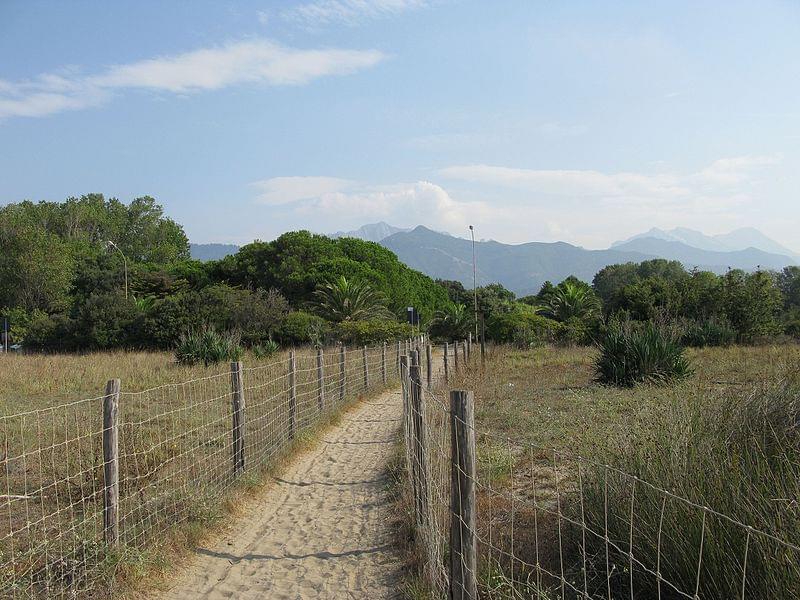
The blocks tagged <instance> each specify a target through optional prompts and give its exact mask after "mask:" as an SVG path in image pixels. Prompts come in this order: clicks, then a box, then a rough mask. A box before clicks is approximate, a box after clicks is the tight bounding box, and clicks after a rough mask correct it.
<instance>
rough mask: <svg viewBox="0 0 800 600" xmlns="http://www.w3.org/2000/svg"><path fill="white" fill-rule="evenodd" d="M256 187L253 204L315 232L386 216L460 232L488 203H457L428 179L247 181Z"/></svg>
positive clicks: (401, 223)
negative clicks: (392, 181) (387, 181)
mask: <svg viewBox="0 0 800 600" xmlns="http://www.w3.org/2000/svg"><path fill="white" fill-rule="evenodd" d="M252 185H253V186H254V187H256V188H257V189H258V190H259V192H260V193H259V194H258V196H257V197H256V198H255V202H256V203H258V204H265V205H268V206H271V207H273V208H277V207H281V208H282V211H281V214H283V215H284V216H286V215H289V214H290V215H292V220H293V221H294V222H297V221H300V222H301V223H302V227H305V228H309V229H314V230H317V231H327V232H330V231H334V230H336V229H341V228H351V227H352V226H355V224H358V225H363V224H364V223H366V222H370V221H378V220H385V221H389V222H391V223H392V224H395V225H399V226H403V227H406V226H409V227H410V226H415V225H419V224H420V223H421V224H424V225H426V226H428V227H432V228H434V229H442V230H447V231H460V230H463V229H465V228H466V226H467V225H468V224H469V223H470V222H471V221H470V219H479V218H486V217H488V216H489V214H490V207H489V206H487V205H486V204H484V203H482V202H460V201H457V200H455V199H453V198H452V197H451V196H450V194H448V193H447V191H446V190H445V189H444V188H442V187H441V186H439V185H436V184H435V183H431V182H429V181H416V182H409V183H397V184H389V185H372V184H367V183H363V182H357V181H351V180H347V179H339V178H336V177H315V176H311V177H274V178H271V179H265V180H263V181H257V182H254V183H253V184H252Z"/></svg>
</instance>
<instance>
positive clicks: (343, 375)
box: [339, 344, 347, 404]
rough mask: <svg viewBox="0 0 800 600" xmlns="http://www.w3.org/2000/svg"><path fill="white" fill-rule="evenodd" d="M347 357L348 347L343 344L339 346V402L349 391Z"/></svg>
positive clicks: (342, 400)
mask: <svg viewBox="0 0 800 600" xmlns="http://www.w3.org/2000/svg"><path fill="white" fill-rule="evenodd" d="M346 359H347V348H345V345H344V344H342V345H341V346H339V403H340V404H341V403H342V402H344V396H345V393H346V391H347V369H346V368H345V362H346Z"/></svg>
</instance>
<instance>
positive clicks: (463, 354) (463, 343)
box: [461, 340, 469, 368]
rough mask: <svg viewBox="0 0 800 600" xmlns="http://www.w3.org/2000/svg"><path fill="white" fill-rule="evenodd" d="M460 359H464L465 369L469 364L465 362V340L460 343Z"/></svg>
mask: <svg viewBox="0 0 800 600" xmlns="http://www.w3.org/2000/svg"><path fill="white" fill-rule="evenodd" d="M461 358H463V359H464V368H466V367H467V365H468V364H469V363H468V362H467V340H464V341H463V342H462V343H461Z"/></svg>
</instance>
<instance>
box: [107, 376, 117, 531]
mask: <svg viewBox="0 0 800 600" xmlns="http://www.w3.org/2000/svg"><path fill="white" fill-rule="evenodd" d="M119 392H120V380H119V379H111V380H109V381H108V383H106V395H105V397H103V533H104V538H105V541H106V544H108V545H109V546H117V545H119V430H118V420H119Z"/></svg>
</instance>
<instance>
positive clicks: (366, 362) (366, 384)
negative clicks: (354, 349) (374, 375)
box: [361, 346, 369, 392]
mask: <svg viewBox="0 0 800 600" xmlns="http://www.w3.org/2000/svg"><path fill="white" fill-rule="evenodd" d="M361 353H362V355H363V358H364V391H365V392H366V391H367V390H368V389H369V359H368V358H367V347H366V346H364V348H363V349H362V350H361Z"/></svg>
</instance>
